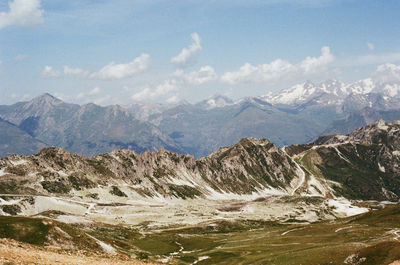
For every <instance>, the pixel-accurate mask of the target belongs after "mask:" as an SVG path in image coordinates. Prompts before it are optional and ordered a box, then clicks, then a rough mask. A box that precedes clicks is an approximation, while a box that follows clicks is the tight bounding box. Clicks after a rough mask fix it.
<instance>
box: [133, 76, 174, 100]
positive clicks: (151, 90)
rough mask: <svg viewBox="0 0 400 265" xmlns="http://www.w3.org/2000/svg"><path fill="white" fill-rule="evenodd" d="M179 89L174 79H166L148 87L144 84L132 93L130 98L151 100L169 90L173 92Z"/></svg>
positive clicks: (167, 92)
mask: <svg viewBox="0 0 400 265" xmlns="http://www.w3.org/2000/svg"><path fill="white" fill-rule="evenodd" d="M178 89H179V86H178V84H177V82H176V80H174V79H168V80H165V81H164V82H162V83H161V84H159V85H157V86H155V87H150V86H146V87H144V88H143V89H142V90H141V91H139V92H137V93H135V94H133V95H132V99H134V100H137V101H143V100H152V99H156V98H160V97H161V96H165V95H167V94H169V93H171V92H175V91H177V90H178Z"/></svg>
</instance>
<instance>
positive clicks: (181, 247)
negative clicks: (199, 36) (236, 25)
mask: <svg viewBox="0 0 400 265" xmlns="http://www.w3.org/2000/svg"><path fill="white" fill-rule="evenodd" d="M323 98H324V97H321V99H320V100H323ZM382 98H383V96H382ZM273 99H274V98H273V97H272V96H271V97H270V100H273ZM35 101H41V107H42V108H46V111H41V110H40V109H38V108H37V106H36V105H35V104H34V102H35ZM259 102H261V101H258V99H249V100H246V101H243V102H241V103H234V104H231V103H227V102H226V104H228V105H227V106H225V107H221V108H212V109H211V110H206V109H205V107H204V106H205V104H204V103H202V106H201V107H200V106H187V105H186V107H185V108H203V109H204V113H207V111H211V112H212V111H215V112H213V113H216V111H222V110H224V111H227V110H229V109H230V108H232V109H235V108H238V106H242V108H243V106H258V107H257V108H256V107H247V108H244V110H243V111H242V113H244V112H247V111H250V110H251V109H253V110H260V109H264V110H266V109H267V108H270V109H271V110H272V109H273V110H274V111H275V110H276V109H277V107H274V106H273V105H271V104H269V103H263V104H261V105H257V104H260V103H259ZM262 102H265V101H262ZM224 104H225V103H224ZM229 104H231V105H229ZM260 106H262V107H260ZM334 106H337V105H334ZM311 107H312V105H310V106H309V107H305V109H307V108H311ZM7 108H8V109H7ZM7 108H5V107H4V108H3V109H2V113H3V118H6V117H8V119H9V120H13V121H14V122H15V123H17V124H18V123H19V128H17V127H15V126H14V127H15V128H14V127H12V126H13V125H11V124H9V123H6V124H8V125H9V127H12V128H13V130H16V131H17V130H20V131H22V132H23V130H22V129H21V128H36V129H34V130H32V131H31V135H36V136H37V137H39V136H40V135H43V136H40V137H43V139H51V137H52V136H53V138H54V139H56V137H55V135H57V134H56V133H55V132H53V133H52V132H51V131H50V130H43V131H42V132H41V134H36V132H38V131H41V130H39V129H38V128H42V127H46V126H47V128H50V127H51V126H50V125H51V124H52V125H53V126H52V127H51V128H53V130H58V132H60V133H62V132H65V131H67V129H69V128H71V130H72V129H75V130H77V131H79V132H80V134H79V135H82V136H83V135H84V134H85V133H88V132H86V131H85V130H84V129H83V128H84V127H83V126H84V124H85V123H84V121H85V119H86V118H87V113H86V112H85V110H86V111H87V110H88V109H96V113H101V116H106V117H107V119H106V118H104V121H105V120H107V122H112V123H113V124H115V127H117V128H120V130H118V131H119V132H121V135H124V132H126V131H125V129H126V130H127V127H124V126H128V125H124V126H123V124H124V121H126V120H124V119H123V118H122V117H126V119H128V118H129V119H131V117H132V116H131V115H132V114H130V112H129V110H127V109H126V108H122V107H118V106H111V107H104V108H103V107H98V106H95V105H92V104H90V105H86V106H82V107H80V106H77V105H69V104H66V103H63V102H61V101H59V100H57V99H54V98H52V97H51V96H49V95H45V96H42V97H40V98H37V99H35V100H34V101H33V102H30V103H19V104H16V105H14V106H11V107H7ZM179 108H183V106H178V107H176V108H175V110H177V109H179ZM172 110H174V109H170V110H168V111H172ZM168 111H167V112H168ZM27 113H29V114H27ZM33 113H35V114H36V116H34V115H31V114H33ZM65 113H70V114H69V115H67V116H68V118H69V119H73V120H74V121H75V122H77V124H74V125H69V127H68V124H69V123H68V122H66V123H65V124H64V123H63V124H58V123H57V122H55V121H56V120H55V119H53V117H55V116H57V117H65V116H63V115H65ZM252 113H255V112H252ZM282 113H287V112H282ZM99 115H100V114H99ZM153 115H165V112H164V113H161V114H153ZM298 115H300V114H298ZM17 116H18V117H23V118H19V120H18V118H17ZM150 116H152V115H150ZM239 116H240V115H239ZM29 117H38V118H30V119H29ZM158 117H161V116H158ZM27 119H28V121H29V122H27ZM57 120H61V119H57ZM132 120H134V118H132ZM162 120H163V119H162ZM162 120H161V122H162ZM18 121H19V122H18ZM102 121H103V120H102V119H100V121H99V123H101V122H102ZM28 123H30V125H31V126H21V124H26V125H27V124H28ZM132 124H133V125H132V126H134V125H135V126H139V125H140V128H142V130H143V132H149V131H150V132H152V134H149V135H151V138H150V139H149V138H147V140H146V141H150V140H157V141H158V142H159V144H160V147H161V146H162V145H166V144H167V143H169V142H170V141H171V139H173V138H171V136H165V135H164V134H163V133H161V131H160V130H158V129H157V128H156V127H155V126H154V125H152V124H151V123H149V122H146V121H139V120H137V122H136V123H132ZM33 125H34V126H33ZM32 126H33V127H32ZM64 126H65V127H64ZM129 126H131V125H129ZM57 128H58V129H57ZM60 128H63V130H61V129H60ZM99 128H102V130H99V131H98V132H96V134H92V135H89V134H88V135H89V136H91V137H93V139H95V138H96V137H103V138H100V139H104V141H106V140H105V139H109V138H107V137H109V134H108V133H107V132H108V130H112V129H113V128H114V127H112V126H110V127H107V126H104V123H101V125H99ZM10 130H11V129H10ZM292 131H293V130H292ZM114 132H115V131H114ZM45 135H46V137H45ZM144 135H147V134H144ZM22 136H25V138H24V139H30V138H28V137H27V136H26V134H24V133H21V137H22ZM85 136H86V135H85ZM32 139H33V138H32ZM66 139H68V137H66V138H65V139H64V138H63V134H61V136H60V138H58V141H60V143H64V142H65V143H67V142H68V141H67V140H66ZM71 139H72V138H71ZM76 139H77V141H78V140H79V141H83V140H82V139H83V137H82V138H78V137H76ZM111 140H112V139H111ZM146 141H144V140H143V142H142V143H143V145H142V148H144V147H145V144H148V142H146ZM41 143H42V142H38V143H37V144H38V145H40V144H41ZM80 143H82V144H83V142H80ZM103 143H104V146H102V147H101V148H111V147H115V146H117V145H118V144H114V145H115V146H113V145H109V143H105V142H103ZM78 146H79V145H74V144H73V143H72V144H71V146H70V147H73V148H78ZM96 146H97V145H96ZM132 146H134V147H137V146H139V145H138V144H136V145H134V144H133V143H132ZM169 146H170V147H173V148H177V150H181V149H179V148H181V147H180V146H179V145H176V143H174V142H173V141H171V143H170V145H169ZM39 147H40V146H38V148H39ZM80 151H82V152H83V150H82V149H81V150H80ZM399 175H400V122H399V121H394V122H391V123H388V122H385V121H383V120H379V121H378V122H376V123H372V124H370V125H367V126H364V127H359V128H357V129H356V130H354V131H352V132H351V133H350V134H347V135H343V134H332V135H329V136H322V137H319V138H318V139H316V140H315V141H313V142H311V143H306V144H296V145H290V146H285V147H278V146H276V145H275V144H273V143H272V142H270V141H269V140H267V139H257V138H243V139H241V140H240V141H238V142H237V143H236V144H234V145H232V146H228V147H223V148H220V149H218V150H217V151H215V152H213V153H211V154H209V155H208V156H205V157H201V158H196V159H195V158H194V156H193V155H186V154H179V153H176V152H172V151H168V150H166V149H159V150H158V151H154V152H150V151H144V152H142V153H138V152H135V151H133V150H129V149H117V150H114V151H112V152H109V153H103V154H100V155H95V156H91V157H87V156H82V155H77V154H74V153H71V152H68V151H67V150H66V149H63V148H59V147H46V148H44V149H42V150H41V151H40V152H38V153H37V154H34V155H29V156H25V155H21V154H19V155H16V154H14V155H11V156H7V157H4V158H2V159H0V177H1V179H0V189H1V191H0V193H1V197H0V209H1V211H0V213H1V215H3V217H2V218H0V236H1V237H2V238H8V239H7V240H10V241H9V242H8V244H10V245H11V246H14V245H12V244H14V243H13V242H16V241H18V242H19V243H17V244H30V245H29V246H32V247H33V248H35V251H44V250H46V251H48V252H51V253H58V254H59V255H62V254H63V253H64V254H65V255H66V256H68V255H71V253H72V254H73V255H76V253H78V254H79V253H82V251H84V253H92V254H93V253H94V254H95V253H103V254H104V253H106V254H104V255H108V256H106V257H103V258H105V259H111V258H113V259H117V260H118V261H119V262H123V261H129V259H131V258H136V259H141V260H143V261H144V262H161V263H170V264H238V263H240V264H389V263H391V262H393V261H395V260H398V259H400V248H399V247H400V243H399V242H398V240H399V233H400V222H399V221H400V206H399V205H397V204H396V203H397V202H398V200H399V196H400V179H399ZM15 240H16V241H15ZM3 241H4V240H3ZM3 243H4V242H3ZM21 246H22V245H21ZM23 246H25V245H23ZM54 249H56V250H54ZM0 251H2V250H1V249H0ZM57 251H58V252H57ZM92 254H88V255H92ZM94 254H93V255H94ZM289 254H290V255H289ZM96 255H98V254H96ZM103 262H105V261H104V260H103ZM108 262H111V260H109V261H108ZM115 262H116V261H115ZM116 264H118V263H116ZM121 264H125V263H121Z"/></svg>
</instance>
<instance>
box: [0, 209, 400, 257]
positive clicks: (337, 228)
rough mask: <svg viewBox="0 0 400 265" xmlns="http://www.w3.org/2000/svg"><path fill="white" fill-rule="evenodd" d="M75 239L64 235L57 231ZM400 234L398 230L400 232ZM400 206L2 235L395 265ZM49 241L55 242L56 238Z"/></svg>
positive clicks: (6, 230)
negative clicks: (322, 217) (314, 218)
mask: <svg viewBox="0 0 400 265" xmlns="http://www.w3.org/2000/svg"><path fill="white" fill-rule="evenodd" d="M56 226H57V227H58V228H60V229H62V230H63V231H64V232H66V233H68V235H69V237H66V236H65V235H63V233H58V232H57V231H58V229H55V227H56ZM397 229H399V230H397ZM396 231H399V232H400V205H390V206H387V207H386V208H385V209H383V210H377V211H372V212H369V213H367V214H363V215H360V216H355V217H350V218H346V219H342V220H337V221H326V222H320V223H313V224H309V225H301V224H285V225H283V224H277V223H274V222H257V221H241V222H228V221H219V222H215V223H205V224H200V225H197V226H192V227H183V228H169V229H168V228H166V229H164V230H154V229H151V228H144V231H139V230H135V229H133V228H128V227H120V226H110V225H99V224H96V225H92V226H82V225H80V226H77V225H75V226H72V225H67V224H62V223H59V222H55V221H50V220H48V219H35V218H25V217H1V218H0V237H2V238H11V239H15V240H19V241H21V242H25V243H31V244H35V245H39V246H43V245H49V244H51V243H54V242H58V244H60V243H64V244H65V245H66V246H70V245H71V243H72V244H73V245H75V246H77V247H78V249H84V250H86V251H89V252H90V251H92V252H98V251H100V252H101V249H100V250H99V246H97V245H96V243H95V242H94V241H93V240H92V239H91V238H90V237H87V235H86V233H88V234H90V235H92V236H94V237H96V238H97V239H99V240H101V241H103V242H105V243H108V244H110V245H112V246H113V247H114V248H116V249H117V250H118V251H119V252H120V253H123V254H127V255H128V256H131V257H138V258H142V259H148V260H159V259H161V258H166V257H171V259H170V262H172V263H177V264H190V263H193V262H194V261H197V260H198V259H199V257H205V256H207V257H208V258H207V259H204V260H202V261H200V262H199V263H197V264H238V263H241V264H276V265H279V264H285V265H290V264H308V265H310V264H343V262H344V261H345V259H346V258H347V257H348V256H350V255H352V254H355V255H354V257H355V258H354V259H355V260H356V261H357V259H358V260H360V259H363V258H365V260H364V261H363V262H362V263H359V264H379V265H380V264H389V263H390V262H392V261H394V260H396V259H400V242H399V241H398V240H397V238H396V234H395V232H396ZM49 238H52V240H50V241H49Z"/></svg>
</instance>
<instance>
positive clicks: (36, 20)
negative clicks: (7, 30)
mask: <svg viewBox="0 0 400 265" xmlns="http://www.w3.org/2000/svg"><path fill="white" fill-rule="evenodd" d="M8 6H9V11H8V12H0V29H1V28H4V27H7V26H12V25H18V26H34V25H37V24H41V23H43V12H44V11H43V10H42V9H40V0H14V1H12V2H9V4H8Z"/></svg>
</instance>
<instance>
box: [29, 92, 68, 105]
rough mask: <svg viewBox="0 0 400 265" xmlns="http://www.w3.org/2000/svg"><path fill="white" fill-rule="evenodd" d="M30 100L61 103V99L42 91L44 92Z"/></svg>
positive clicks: (52, 103)
mask: <svg viewBox="0 0 400 265" xmlns="http://www.w3.org/2000/svg"><path fill="white" fill-rule="evenodd" d="M30 102H32V103H41V104H51V105H54V104H60V103H62V100H60V99H58V98H56V97H54V96H53V95H51V94H49V93H44V94H41V95H39V96H37V97H35V98H33V99H32V100H31V101H30Z"/></svg>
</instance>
